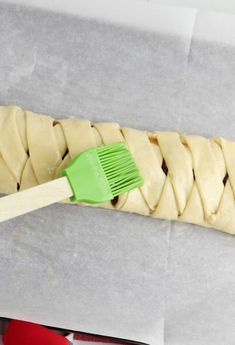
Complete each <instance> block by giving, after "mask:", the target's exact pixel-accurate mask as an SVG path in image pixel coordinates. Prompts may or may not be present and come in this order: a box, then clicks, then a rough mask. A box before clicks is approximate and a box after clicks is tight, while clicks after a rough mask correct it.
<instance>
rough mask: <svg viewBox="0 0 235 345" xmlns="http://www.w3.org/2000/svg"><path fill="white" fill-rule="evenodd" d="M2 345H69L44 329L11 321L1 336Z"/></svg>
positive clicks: (27, 323)
mask: <svg viewBox="0 0 235 345" xmlns="http://www.w3.org/2000/svg"><path fill="white" fill-rule="evenodd" d="M2 340H3V344H4V345H69V341H68V340H67V339H65V338H64V337H62V336H61V335H59V334H57V333H55V332H53V331H52V330H50V329H47V328H46V327H43V326H40V325H37V324H34V323H31V322H25V321H17V320H12V321H11V322H10V324H9V326H8V328H7V330H6V332H5V333H4V334H3V338H2Z"/></svg>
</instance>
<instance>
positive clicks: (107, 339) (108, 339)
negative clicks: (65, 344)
mask: <svg viewBox="0 0 235 345" xmlns="http://www.w3.org/2000/svg"><path fill="white" fill-rule="evenodd" d="M74 340H83V341H94V342H100V343H110V344H128V343H130V341H129V342H128V340H121V339H115V338H111V337H105V336H102V335H90V334H85V333H79V332H76V333H75V334H74Z"/></svg>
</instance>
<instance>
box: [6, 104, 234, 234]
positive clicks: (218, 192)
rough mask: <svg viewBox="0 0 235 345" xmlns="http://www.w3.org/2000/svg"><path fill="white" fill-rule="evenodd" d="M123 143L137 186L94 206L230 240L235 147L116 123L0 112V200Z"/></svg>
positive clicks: (17, 110) (220, 140)
mask: <svg viewBox="0 0 235 345" xmlns="http://www.w3.org/2000/svg"><path fill="white" fill-rule="evenodd" d="M121 140H125V141H126V142H127V145H128V147H129V149H130V151H131V152H132V155H133V157H134V159H135V161H136V164H137V166H138V167H139V169H140V172H141V174H142V176H143V178H144V181H145V183H144V185H143V186H142V187H140V188H137V189H135V190H132V191H130V192H128V193H125V194H122V195H120V196H119V197H118V198H115V200H113V201H112V202H108V203H105V204H102V205H99V206H102V207H106V208H113V209H114V208H116V209H119V210H122V211H129V212H136V213H139V214H142V215H146V216H147V215H151V216H153V217H157V218H164V219H171V220H179V221H184V222H189V223H194V224H199V225H203V226H207V227H214V228H216V229H218V230H222V231H225V232H228V233H231V234H235V143H234V142H231V141H228V140H225V139H223V138H212V139H207V138H204V137H200V136H192V135H183V136H181V135H180V134H178V133H176V132H151V133H148V132H146V131H138V130H135V129H131V128H120V127H119V125H118V124H116V123H98V124H94V125H92V124H91V123H90V122H89V121H87V120H83V119H67V120H55V119H53V118H51V117H49V116H45V115H40V114H35V113H33V112H30V111H24V110H23V109H21V108H19V107H16V106H1V107H0V192H2V193H14V192H16V191H17V190H23V189H26V188H29V187H32V186H35V185H37V184H39V183H44V182H46V181H49V180H52V179H54V178H56V177H57V176H58V174H59V171H60V170H61V169H62V168H63V167H65V166H66V165H67V164H68V163H69V162H70V160H71V159H73V158H74V157H75V156H76V155H77V154H79V153H80V152H82V151H84V150H86V149H88V148H91V147H96V146H100V145H102V144H110V143H115V142H119V141H121Z"/></svg>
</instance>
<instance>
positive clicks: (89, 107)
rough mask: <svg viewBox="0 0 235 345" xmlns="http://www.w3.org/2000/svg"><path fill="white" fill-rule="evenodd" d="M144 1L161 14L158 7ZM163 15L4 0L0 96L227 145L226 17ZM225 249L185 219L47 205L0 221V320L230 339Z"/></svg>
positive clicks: (231, 269) (231, 26)
mask: <svg viewBox="0 0 235 345" xmlns="http://www.w3.org/2000/svg"><path fill="white" fill-rule="evenodd" d="M141 6H142V5H141ZM146 6H147V7H146V9H145V10H143V8H142V13H143V11H146V12H144V13H143V16H144V17H145V18H146V23H147V18H148V13H149V12H152V10H153V8H152V7H151V6H154V13H155V15H156V22H158V20H157V19H158V16H159V17H161V18H162V12H161V11H162V10H161V8H160V7H157V6H156V5H153V4H146ZM149 6H150V7H149ZM155 6H156V7H155ZM137 7H138V5H137ZM137 12H138V11H137ZM140 13H141V12H140ZM140 13H139V15H140ZM164 13H165V15H166V13H167V10H166V9H164ZM170 13H171V17H170V18H171V20H170V21H167V20H166V21H165V22H164V21H162V20H161V21H159V22H158V25H157V26H156V27H155V28H153V27H151V26H150V27H148V25H147V24H146V25H145V26H144V25H143V22H142V21H140V25H139V26H138V25H136V23H137V24H138V20H137V21H135V25H131V24H130V25H128V21H126V22H125V23H120V22H114V23H113V24H112V23H111V21H108V20H106V19H105V18H99V20H96V19H95V18H94V16H89V15H88V14H87V16H86V17H85V16H78V15H77V14H76V15H74V16H72V15H65V14H63V13H53V12H46V11H42V10H39V9H33V8H28V7H26V8H25V7H21V6H14V5H9V4H3V3H0V47H1V49H0V103H1V104H18V105H20V106H22V107H24V108H27V109H32V110H33V111H36V112H41V113H46V114H51V115H53V116H56V117H69V116H74V117H84V118H89V119H91V120H92V121H118V122H120V123H121V124H122V126H131V127H136V128H139V129H150V130H153V129H174V130H179V131H181V132H187V133H196V134H203V135H211V136H214V135H223V136H225V137H228V138H230V139H234V140H235V117H234V116H235V101H234V94H235V59H234V56H235V37H234V32H235V19H234V18H235V17H233V16H230V15H224V14H213V13H203V12H197V11H195V10H192V9H190V10H183V12H181V10H180V9H177V10H176V9H174V11H173V12H172V11H171V12H170ZM130 16H131V14H130ZM172 18H174V20H173V19H172ZM137 19H138V16H137ZM159 23H160V24H159ZM171 23H173V24H174V25H173V24H172V26H171ZM177 23H180V25H179V30H177V25H176V24H177ZM166 28H167V29H166ZM234 246H235V238H234V237H232V236H229V235H225V234H222V233H220V232H217V231H214V230H208V229H202V228H199V227H197V226H193V225H189V224H181V223H174V222H167V221H161V220H156V219H150V218H147V217H141V216H138V215H132V214H126V213H121V212H113V211H110V210H102V209H90V208H81V207H76V206H70V205H54V206H51V207H48V208H46V209H42V210H40V211H38V212H35V213H33V214H30V215H26V216H23V217H21V218H18V219H15V220H12V221H8V222H6V223H3V224H0V279H1V280H0V315H1V316H5V317H14V318H19V319H26V320H31V321H35V322H41V323H44V324H48V325H52V326H57V327H64V328H70V329H75V330H80V331H84V332H91V333H97V334H105V335H109V336H117V337H121V338H127V339H132V340H138V341H142V342H146V343H148V344H156V345H163V344H165V345H184V344H185V345H188V344H190V345H202V344H207V345H210V344H213V345H217V344H218V345H221V344H232V343H233V342H234V339H235V329H234V321H235V312H234V302H235V289H234V288H235V274H234V273H235V265H234V264H235V251H234Z"/></svg>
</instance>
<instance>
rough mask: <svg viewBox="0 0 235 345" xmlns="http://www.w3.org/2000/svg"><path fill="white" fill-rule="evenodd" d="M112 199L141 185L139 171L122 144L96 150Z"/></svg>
mask: <svg viewBox="0 0 235 345" xmlns="http://www.w3.org/2000/svg"><path fill="white" fill-rule="evenodd" d="M97 155H98V158H99V161H100V164H101V166H102V168H103V170H104V173H105V176H106V178H107V180H108V183H109V186H110V189H111V193H112V194H113V197H115V196H117V195H119V194H122V193H125V192H127V191H129V190H130V189H133V188H136V187H138V186H140V185H141V184H143V179H142V177H141V176H140V174H139V170H138V168H137V166H136V164H135V162H134V160H133V158H132V156H131V154H130V152H129V150H128V149H127V147H126V144H125V143H124V142H120V143H118V144H114V145H108V146H106V147H103V148H102V147H100V148H98V149H97Z"/></svg>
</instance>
